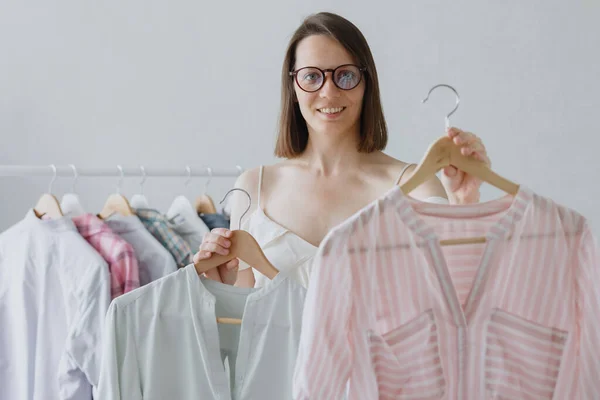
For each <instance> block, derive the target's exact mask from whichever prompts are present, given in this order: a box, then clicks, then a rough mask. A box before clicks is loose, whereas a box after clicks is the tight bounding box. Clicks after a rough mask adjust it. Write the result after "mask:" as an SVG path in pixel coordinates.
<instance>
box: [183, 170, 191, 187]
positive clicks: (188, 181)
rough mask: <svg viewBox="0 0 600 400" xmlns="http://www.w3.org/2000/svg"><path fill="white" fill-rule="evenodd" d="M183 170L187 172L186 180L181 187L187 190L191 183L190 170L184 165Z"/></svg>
mask: <svg viewBox="0 0 600 400" xmlns="http://www.w3.org/2000/svg"><path fill="white" fill-rule="evenodd" d="M185 170H186V172H187V179H186V180H185V182H184V183H183V186H184V187H186V188H187V187H188V185H189V184H190V182H191V181H192V168H190V166H189V165H186V166H185Z"/></svg>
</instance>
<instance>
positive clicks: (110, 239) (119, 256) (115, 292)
mask: <svg viewBox="0 0 600 400" xmlns="http://www.w3.org/2000/svg"><path fill="white" fill-rule="evenodd" d="M72 219H73V222H74V223H75V226H76V227H77V230H78V231H79V233H80V234H81V236H83V237H84V238H85V240H87V241H88V243H90V244H91V245H92V247H93V248H94V249H96V251H97V252H98V253H100V255H101V256H102V257H103V258H104V259H105V260H106V262H107V263H108V267H109V269H110V289H111V297H112V298H113V299H114V298H115V297H118V296H120V295H122V294H124V293H127V292H130V291H132V290H134V289H137V288H138V287H140V279H139V275H138V274H139V267H138V261H137V258H136V256H135V251H134V250H133V247H132V246H131V245H130V244H129V243H127V242H126V241H125V240H124V239H123V238H121V237H120V236H119V235H117V234H116V233H115V232H113V231H112V230H111V229H110V228H109V227H108V225H107V224H106V223H105V222H104V221H102V220H101V219H100V218H98V217H97V216H95V215H93V214H83V215H79V216H75V217H73V218H72Z"/></svg>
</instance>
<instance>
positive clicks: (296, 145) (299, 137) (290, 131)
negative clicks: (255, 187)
mask: <svg viewBox="0 0 600 400" xmlns="http://www.w3.org/2000/svg"><path fill="white" fill-rule="evenodd" d="M312 35H326V36H329V37H331V38H333V39H335V40H337V41H338V42H339V43H340V44H341V45H342V46H344V48H345V49H346V50H347V51H348V52H349V53H350V54H351V55H352V57H353V58H354V59H356V62H358V64H359V65H360V66H361V67H366V71H365V72H364V73H363V74H364V78H363V79H364V80H365V85H366V86H365V94H364V97H363V104H362V112H361V116H360V141H359V145H358V151H360V152H364V153H371V152H373V151H377V150H383V149H384V148H385V146H386V145H387V139H388V137H387V126H386V123H385V118H384V116H383V108H382V106H381V100H380V96H379V81H378V79H377V69H376V68H375V61H374V60H373V55H372V54H371V49H370V48H369V45H368V43H367V40H366V39H365V37H364V36H363V34H362V33H361V31H360V30H359V29H358V28H357V27H356V26H355V25H354V24H353V23H352V22H350V21H348V20H347V19H345V18H343V17H341V16H339V15H337V14H333V13H328V12H321V13H318V14H313V15H311V16H309V17H307V18H306V19H305V20H304V21H303V22H302V24H301V25H300V27H298V29H297V30H296V32H294V35H293V36H292V39H291V40H290V43H289V44H288V48H287V51H286V54H285V59H284V61H283V68H282V70H281V112H280V116H279V134H278V137H277V143H276V145H275V155H276V156H277V157H284V158H294V157H296V156H298V155H299V154H302V152H303V151H304V150H305V149H306V145H307V143H308V127H307V126H306V121H305V120H304V118H303V117H302V114H301V113H300V107H299V105H298V103H297V102H296V101H295V92H294V80H293V79H292V77H290V75H289V72H290V71H292V69H293V68H294V67H295V66H294V64H295V63H296V47H297V46H298V43H300V41H302V40H303V39H305V38H307V37H309V36H312Z"/></svg>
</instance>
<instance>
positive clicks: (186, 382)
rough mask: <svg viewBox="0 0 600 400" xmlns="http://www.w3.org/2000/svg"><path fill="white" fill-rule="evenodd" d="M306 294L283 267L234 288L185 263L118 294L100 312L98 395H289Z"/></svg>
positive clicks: (130, 398) (268, 399)
mask: <svg viewBox="0 0 600 400" xmlns="http://www.w3.org/2000/svg"><path fill="white" fill-rule="evenodd" d="M305 294H306V290H305V289H304V288H303V287H302V286H301V285H300V284H298V283H297V282H295V281H294V280H293V279H290V278H289V277H288V276H286V275H285V274H284V273H279V274H278V275H277V276H276V277H275V278H274V279H273V280H272V281H269V282H267V283H266V284H265V286H263V287H262V288H239V287H234V286H230V285H225V284H222V283H220V282H215V281H211V280H208V279H206V278H204V277H199V276H198V274H197V273H196V270H195V268H194V265H193V264H190V265H189V266H187V267H185V268H183V269H181V270H179V271H178V272H177V273H175V274H171V275H169V276H167V277H165V278H163V279H160V280H158V281H156V282H153V283H151V284H150V285H147V286H145V287H143V288H140V289H137V290H135V291H133V292H130V293H127V294H125V295H123V296H120V297H118V298H117V299H116V300H114V301H113V303H112V304H111V307H110V310H109V312H108V315H107V324H106V332H105V339H106V340H105V343H104V351H103V365H102V372H101V377H100V387H99V394H100V397H99V398H101V399H103V400H115V399H127V400H139V399H142V398H143V399H177V400H188V399H189V400H213V399H222V400H238V399H239V400H246V399H260V400H288V399H291V398H292V376H293V369H294V365H295V362H296V355H297V350H298V345H299V340H300V332H301V321H302V309H303V304H304V298H305ZM244 305H245V306H244ZM217 317H231V318H242V319H243V322H242V325H241V326H240V325H222V324H217V321H216V318H217ZM226 358H227V359H228V360H229V361H230V363H229V365H228V369H229V370H230V371H231V377H228V376H227V374H226V368H225V366H224V364H223V360H225V359H226Z"/></svg>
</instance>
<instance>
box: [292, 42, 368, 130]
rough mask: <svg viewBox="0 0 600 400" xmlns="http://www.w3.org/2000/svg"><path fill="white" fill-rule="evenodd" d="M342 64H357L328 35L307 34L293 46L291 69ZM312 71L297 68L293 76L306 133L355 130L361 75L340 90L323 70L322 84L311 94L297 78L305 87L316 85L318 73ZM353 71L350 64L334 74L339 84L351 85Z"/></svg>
mask: <svg viewBox="0 0 600 400" xmlns="http://www.w3.org/2000/svg"><path fill="white" fill-rule="evenodd" d="M345 64H354V65H356V64H357V62H356V60H354V59H353V58H352V56H351V55H350V54H349V53H348V52H347V51H346V49H345V48H344V47H343V46H342V45H341V44H340V43H339V42H338V41H336V40H335V39H332V38H330V37H328V36H324V35H312V36H309V37H307V38H305V39H303V40H302V41H300V43H298V46H297V48H296V65H294V71H298V70H299V69H300V68H304V67H318V68H320V69H322V70H325V69H335V68H337V67H338V66H340V65H345ZM314 72H315V71H314V70H313V71H310V70H303V71H299V72H298V74H297V77H296V79H294V90H295V92H296V98H297V99H298V104H299V106H300V111H301V112H302V116H303V117H304V119H305V120H306V124H307V126H308V130H309V133H310V134H326V135H344V134H348V133H358V132H359V129H360V115H361V111H362V102H363V96H364V93H365V82H364V77H363V78H361V79H360V83H359V84H358V86H356V87H355V88H354V89H350V90H342V89H340V88H338V87H337V86H336V85H335V84H334V82H333V73H332V72H330V71H328V72H326V73H325V83H324V84H323V86H322V87H321V88H320V89H319V90H317V91H315V92H312V93H309V92H306V91H304V90H302V89H301V88H300V87H299V85H298V82H299V81H300V82H303V85H304V86H306V87H309V86H310V85H318V82H317V81H316V79H318V78H319V75H318V73H317V74H315V73H314ZM355 73H356V70H354V69H353V68H352V67H348V68H341V69H340V70H338V72H337V73H336V75H338V81H337V82H338V84H340V86H342V87H344V86H348V85H351V84H352V80H353V79H356V76H355ZM359 76H360V75H359ZM314 82H317V83H314ZM315 87H316V86H315Z"/></svg>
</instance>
